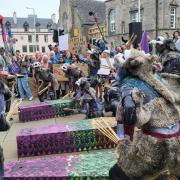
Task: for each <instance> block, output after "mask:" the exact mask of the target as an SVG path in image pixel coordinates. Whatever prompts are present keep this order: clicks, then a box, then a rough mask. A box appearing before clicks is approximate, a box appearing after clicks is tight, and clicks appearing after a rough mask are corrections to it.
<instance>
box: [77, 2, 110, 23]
mask: <svg viewBox="0 0 180 180" xmlns="http://www.w3.org/2000/svg"><path fill="white" fill-rule="evenodd" d="M73 5H74V7H76V8H77V11H78V13H79V16H80V18H81V20H82V23H83V24H89V25H93V24H94V19H93V17H92V16H89V11H93V12H95V13H96V15H97V17H98V22H99V24H104V23H105V18H106V17H105V16H106V11H105V3H104V2H102V1H98V0H73Z"/></svg>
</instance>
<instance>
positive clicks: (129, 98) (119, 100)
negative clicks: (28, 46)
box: [0, 31, 180, 180]
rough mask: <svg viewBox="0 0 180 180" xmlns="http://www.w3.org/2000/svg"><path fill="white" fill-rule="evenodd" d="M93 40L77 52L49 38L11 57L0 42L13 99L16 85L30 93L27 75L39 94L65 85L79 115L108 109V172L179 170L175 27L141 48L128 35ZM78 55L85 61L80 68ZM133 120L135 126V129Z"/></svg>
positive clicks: (56, 92) (134, 174)
mask: <svg viewBox="0 0 180 180" xmlns="http://www.w3.org/2000/svg"><path fill="white" fill-rule="evenodd" d="M97 46H98V48H97V49H93V48H91V47H90V46H88V50H87V53H86V55H84V56H82V55H78V54H71V52H70V51H66V52H61V51H60V50H59V48H58V47H57V46H55V47H53V46H51V45H50V46H49V50H50V53H49V54H45V55H42V54H41V53H36V54H35V55H34V56H28V55H25V56H22V55H21V53H20V51H18V50H17V51H16V54H15V55H14V56H13V57H11V58H10V57H8V58H7V56H6V55H5V51H4V49H2V48H1V51H0V52H1V56H0V68H1V70H6V71H8V72H9V73H10V74H13V75H16V77H17V85H18V88H17V89H18V90H17V92H19V96H20V98H21V99H24V97H25V94H24V93H26V95H27V97H28V98H29V100H30V101H31V100H32V99H33V96H32V93H31V89H30V87H29V84H28V77H29V76H32V77H34V79H35V80H36V86H37V89H38V97H39V100H40V101H41V102H43V101H44V100H45V99H46V98H48V99H51V100H53V99H59V98H60V96H64V95H65V94H66V93H67V89H70V90H71V91H73V92H74V97H73V98H74V100H75V101H76V102H79V104H80V105H81V107H82V108H81V109H82V110H83V112H85V114H86V118H96V117H102V116H104V110H105V111H106V112H108V111H111V112H112V116H116V119H117V135H118V138H119V139H120V141H121V142H122V143H119V144H118V147H117V150H118V151H117V154H118V155H119V156H118V162H117V164H116V165H115V166H114V167H113V168H112V169H111V170H110V174H109V176H110V180H120V179H125V180H129V179H146V177H147V176H149V175H152V174H156V173H158V172H159V171H161V170H163V169H164V168H167V167H168V170H169V172H170V174H172V175H175V176H177V177H180V171H179V170H180V169H179V168H180V160H179V155H180V154H179V147H180V145H179V142H180V141H179V136H180V125H179V120H180V104H179V103H180V96H179V92H177V91H178V88H179V87H180V85H179V77H180V33H179V32H178V31H176V32H174V34H173V38H170V36H169V34H168V33H165V34H164V35H163V36H160V37H158V39H157V40H153V41H150V40H149V49H150V51H149V52H148V53H147V52H145V51H144V50H143V48H142V47H140V46H139V47H138V46H137V45H136V46H135V47H136V48H135V47H133V42H131V41H128V42H127V43H124V44H122V45H120V46H117V47H116V48H115V49H114V50H113V49H111V50H110V49H108V48H106V42H105V41H104V40H103V39H101V40H100V41H99V42H98V44H97ZM153 48H155V50H156V55H154V51H153ZM79 63H84V64H86V65H87V66H88V75H87V76H85V74H84V72H83V71H82V69H80V68H79ZM54 64H59V70H62V71H63V72H64V73H65V75H66V76H67V77H68V78H69V82H68V83H66V82H58V81H57V79H56V77H55V75H54V74H53V65H54ZM1 94H2V96H4V94H5V93H4V94H3V93H1ZM0 97H1V96H0ZM3 112H5V111H3ZM3 118H4V117H3ZM136 128H139V129H141V131H140V132H139V133H136V132H135V130H136ZM127 136H128V138H127ZM171 140H172V141H171ZM174 162H176V163H174ZM129 167H131V168H129Z"/></svg>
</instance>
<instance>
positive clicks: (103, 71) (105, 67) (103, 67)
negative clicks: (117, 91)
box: [97, 58, 114, 75]
mask: <svg viewBox="0 0 180 180" xmlns="http://www.w3.org/2000/svg"><path fill="white" fill-rule="evenodd" d="M109 63H110V65H111V66H109ZM109 63H108V62H107V60H106V59H105V58H102V59H101V64H100V69H99V70H98V72H97V74H99V75H109V74H110V71H111V68H113V67H114V66H113V65H114V59H113V58H109Z"/></svg>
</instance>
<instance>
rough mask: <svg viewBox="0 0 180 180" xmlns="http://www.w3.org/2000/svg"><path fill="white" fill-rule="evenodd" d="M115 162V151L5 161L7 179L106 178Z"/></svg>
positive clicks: (60, 179)
mask: <svg viewBox="0 0 180 180" xmlns="http://www.w3.org/2000/svg"><path fill="white" fill-rule="evenodd" d="M115 163H116V157H115V153H114V151H113V150H104V151H98V152H90V153H82V154H79V155H62V156H57V157H46V158H39V159H33V160H19V161H13V162H9V163H6V164H5V178H4V179H5V180H15V179H16V180H18V179H21V180H26V179H27V180H42V179H43V180H50V179H53V180H55V179H58V180H71V179H72V180H91V179H92V180H94V179H96V180H97V179H98V180H107V179H108V172H109V169H110V168H111V167H112V166H113V165H114V164H115Z"/></svg>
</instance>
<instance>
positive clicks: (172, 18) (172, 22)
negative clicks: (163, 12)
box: [170, 7, 176, 28]
mask: <svg viewBox="0 0 180 180" xmlns="http://www.w3.org/2000/svg"><path fill="white" fill-rule="evenodd" d="M170 27H171V28H176V8H175V7H171V9H170Z"/></svg>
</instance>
